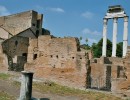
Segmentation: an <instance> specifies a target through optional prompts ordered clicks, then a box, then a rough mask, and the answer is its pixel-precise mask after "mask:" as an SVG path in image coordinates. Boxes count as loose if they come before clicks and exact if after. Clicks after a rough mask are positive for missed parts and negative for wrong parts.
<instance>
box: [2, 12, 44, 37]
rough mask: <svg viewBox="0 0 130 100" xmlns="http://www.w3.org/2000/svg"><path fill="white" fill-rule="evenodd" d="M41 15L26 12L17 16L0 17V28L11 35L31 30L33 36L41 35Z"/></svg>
mask: <svg viewBox="0 0 130 100" xmlns="http://www.w3.org/2000/svg"><path fill="white" fill-rule="evenodd" d="M42 17H43V15H42V14H38V13H37V12H35V11H26V12H22V13H18V14H13V15H9V16H3V17H0V26H1V27H3V28H4V29H5V30H7V31H8V32H9V33H11V34H12V35H16V34H18V33H20V32H22V31H24V30H26V29H28V28H31V29H32V30H33V32H34V33H35V35H37V36H39V35H40V34H42Z"/></svg>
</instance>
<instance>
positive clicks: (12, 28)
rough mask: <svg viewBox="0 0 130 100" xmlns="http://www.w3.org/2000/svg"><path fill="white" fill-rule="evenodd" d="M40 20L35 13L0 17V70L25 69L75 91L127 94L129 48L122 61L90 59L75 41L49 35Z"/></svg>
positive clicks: (111, 58) (129, 69)
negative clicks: (88, 90) (76, 89)
mask: <svg viewBox="0 0 130 100" xmlns="http://www.w3.org/2000/svg"><path fill="white" fill-rule="evenodd" d="M42 17H43V15H42V14H38V13H37V12H36V11H27V12H23V13H19V14H14V15H10V16H4V17H0V30H1V31H0V32H1V33H0V43H1V46H0V64H1V66H0V69H1V71H8V70H9V71H22V70H26V71H32V72H34V77H36V78H40V79H44V80H51V81H54V82H57V83H60V84H63V85H66V86H70V87H74V88H81V89H86V88H91V89H98V90H107V91H112V92H124V91H125V92H129V89H130V88H129V87H130V78H129V76H130V75H129V74H130V68H129V67H130V61H129V59H130V51H129V49H130V48H129V46H128V49H127V53H126V56H125V57H123V58H118V57H104V56H102V57H100V58H93V56H92V52H91V50H88V51H86V50H85V49H83V48H81V47H80V42H79V40H78V38H74V37H64V38H57V37H54V36H53V35H50V32H49V31H48V30H46V29H44V28H42ZM25 21H26V22H25ZM104 54H105V53H104Z"/></svg>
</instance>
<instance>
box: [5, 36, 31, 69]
mask: <svg viewBox="0 0 130 100" xmlns="http://www.w3.org/2000/svg"><path fill="white" fill-rule="evenodd" d="M28 46H29V39H28V38H25V37H20V36H14V37H12V38H10V39H7V40H6V41H4V42H3V43H2V47H3V52H4V53H5V54H6V55H7V57H8V65H9V70H17V71H21V70H23V69H24V63H25V62H27V53H28Z"/></svg>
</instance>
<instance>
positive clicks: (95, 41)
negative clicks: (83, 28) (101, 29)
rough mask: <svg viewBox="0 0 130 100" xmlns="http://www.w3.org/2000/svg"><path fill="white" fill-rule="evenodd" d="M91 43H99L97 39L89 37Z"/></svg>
mask: <svg viewBox="0 0 130 100" xmlns="http://www.w3.org/2000/svg"><path fill="white" fill-rule="evenodd" d="M88 41H89V43H90V44H93V43H97V40H96V39H92V38H88Z"/></svg>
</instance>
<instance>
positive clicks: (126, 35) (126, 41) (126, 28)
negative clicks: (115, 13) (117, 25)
mask: <svg viewBox="0 0 130 100" xmlns="http://www.w3.org/2000/svg"><path fill="white" fill-rule="evenodd" d="M127 46H128V16H126V17H124V36H123V57H125V56H126V53H127Z"/></svg>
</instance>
